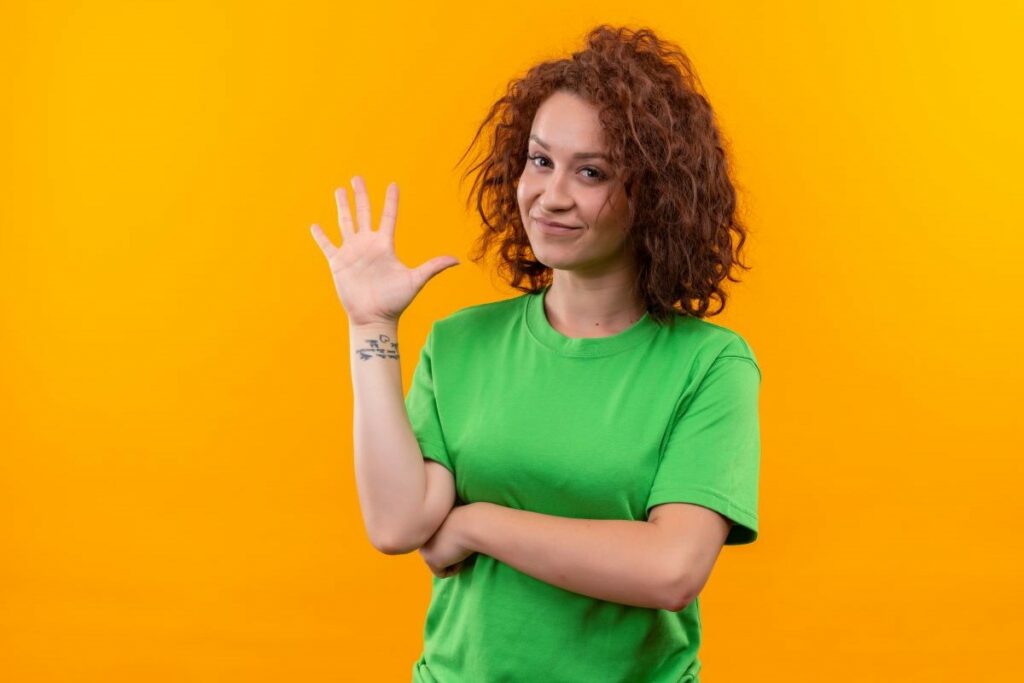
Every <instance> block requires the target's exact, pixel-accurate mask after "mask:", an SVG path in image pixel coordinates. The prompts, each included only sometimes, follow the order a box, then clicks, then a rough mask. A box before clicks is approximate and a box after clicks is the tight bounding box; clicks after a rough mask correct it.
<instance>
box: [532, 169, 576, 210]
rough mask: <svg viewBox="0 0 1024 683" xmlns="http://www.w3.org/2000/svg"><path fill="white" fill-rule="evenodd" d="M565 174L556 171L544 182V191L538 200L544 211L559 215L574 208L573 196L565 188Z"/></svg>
mask: <svg viewBox="0 0 1024 683" xmlns="http://www.w3.org/2000/svg"><path fill="white" fill-rule="evenodd" d="M566 182H567V181H566V178H565V176H564V174H562V173H560V172H558V171H555V172H554V173H552V174H551V175H549V176H548V177H547V179H546V180H545V181H544V186H543V188H542V189H543V191H542V192H541V195H540V199H539V200H538V201H539V203H540V206H541V208H542V209H544V211H547V212H549V213H557V212H559V211H564V210H566V209H570V208H572V204H573V200H572V196H571V195H570V194H569V192H568V191H567V190H566V188H565V183H566Z"/></svg>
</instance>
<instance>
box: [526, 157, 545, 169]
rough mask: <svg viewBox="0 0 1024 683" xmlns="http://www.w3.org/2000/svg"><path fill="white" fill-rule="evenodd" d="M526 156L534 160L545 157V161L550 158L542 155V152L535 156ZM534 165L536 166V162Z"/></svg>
mask: <svg viewBox="0 0 1024 683" xmlns="http://www.w3.org/2000/svg"><path fill="white" fill-rule="evenodd" d="M526 158H527V159H529V160H530V161H534V160H536V159H543V160H544V161H547V160H548V159H547V157H545V156H541V155H540V154H534V155H533V156H527V157H526ZM534 166H536V164H534Z"/></svg>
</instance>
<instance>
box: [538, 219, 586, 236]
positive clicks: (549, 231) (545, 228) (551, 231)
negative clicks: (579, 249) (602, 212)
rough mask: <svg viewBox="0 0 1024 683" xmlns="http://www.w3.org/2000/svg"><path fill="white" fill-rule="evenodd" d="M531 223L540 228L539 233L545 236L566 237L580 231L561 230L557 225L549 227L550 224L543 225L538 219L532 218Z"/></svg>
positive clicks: (576, 229)
mask: <svg viewBox="0 0 1024 683" xmlns="http://www.w3.org/2000/svg"><path fill="white" fill-rule="evenodd" d="M533 222H534V223H536V224H537V225H538V226H540V230H541V232H543V233H544V234H546V235H568V234H570V233H574V232H577V231H579V230H580V228H563V227H561V226H559V225H551V224H550V223H545V222H544V221H542V220H540V219H539V218H534V219H533Z"/></svg>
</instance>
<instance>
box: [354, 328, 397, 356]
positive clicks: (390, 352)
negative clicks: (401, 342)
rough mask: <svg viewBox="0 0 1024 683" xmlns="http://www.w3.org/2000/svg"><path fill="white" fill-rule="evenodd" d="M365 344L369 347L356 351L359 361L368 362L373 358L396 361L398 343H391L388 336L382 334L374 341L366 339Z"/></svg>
mask: <svg viewBox="0 0 1024 683" xmlns="http://www.w3.org/2000/svg"><path fill="white" fill-rule="evenodd" d="M366 343H367V344H368V345H369V346H367V347H364V348H361V349H356V353H358V354H359V359H360V360H370V359H371V358H373V357H374V356H376V357H377V358H391V359H394V360H398V342H397V341H391V337H389V336H388V335H386V334H382V335H380V336H378V337H377V338H376V339H367V340H366Z"/></svg>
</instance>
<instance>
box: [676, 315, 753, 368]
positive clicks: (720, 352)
mask: <svg viewBox="0 0 1024 683" xmlns="http://www.w3.org/2000/svg"><path fill="white" fill-rule="evenodd" d="M666 329H667V330H668V337H669V338H670V339H671V340H672V345H673V346H674V347H677V348H679V350H681V351H685V352H686V353H687V355H689V356H690V357H691V358H692V359H693V361H694V363H695V365H696V366H697V367H699V368H703V369H704V370H705V371H706V370H707V369H709V368H710V367H711V366H712V365H715V364H717V363H722V362H728V360H729V359H737V358H738V359H743V360H746V361H748V362H749V363H750V364H752V365H753V366H754V367H755V368H757V372H758V375H759V376H760V373H761V368H760V365H759V364H758V361H757V356H756V355H755V354H754V349H753V347H752V346H751V345H750V343H749V342H748V341H747V339H746V338H745V337H744V336H743V335H742V334H740V333H739V332H737V331H736V330H734V329H732V328H730V327H726V326H725V325H720V324H718V323H713V322H711V321H709V320H707V319H705V318H696V317H693V316H683V315H680V316H678V317H677V318H676V321H675V325H674V326H673V325H671V324H670V325H668V326H667V327H666Z"/></svg>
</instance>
